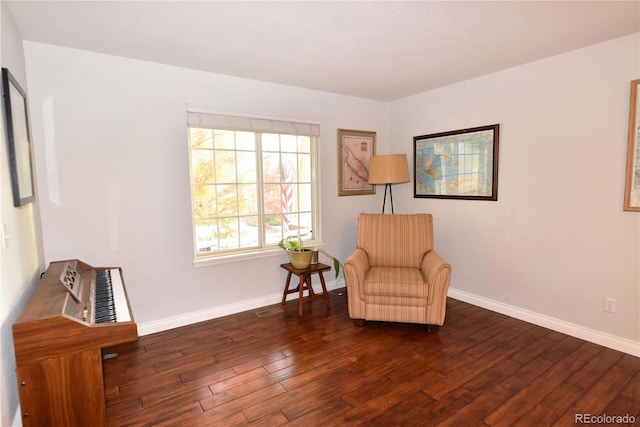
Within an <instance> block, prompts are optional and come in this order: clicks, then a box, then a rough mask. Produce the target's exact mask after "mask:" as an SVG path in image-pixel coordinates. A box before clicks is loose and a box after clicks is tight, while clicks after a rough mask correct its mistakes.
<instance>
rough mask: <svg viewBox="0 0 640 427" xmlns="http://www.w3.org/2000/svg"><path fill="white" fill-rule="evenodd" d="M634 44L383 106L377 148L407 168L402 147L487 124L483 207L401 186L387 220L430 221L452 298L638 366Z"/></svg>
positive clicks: (638, 68) (639, 229) (639, 73)
mask: <svg viewBox="0 0 640 427" xmlns="http://www.w3.org/2000/svg"><path fill="white" fill-rule="evenodd" d="M639 39H640V35H639V34H635V35H632V36H628V37H624V38H620V39H616V40H612V41H609V42H607V43H603V44H599V45H596V46H592V47H589V48H586V49H580V50H577V51H573V52H570V53H567V54H564V55H560V56H556V57H552V58H548V59H545V60H542V61H538V62H535V63H531V64H527V65H523V66H520V67H516V68H512V69H509V70H505V71H502V72H499V73H495V74H491V75H487V76H484V77H481V78H477V79H474V80H470V81H466V82H463V83H460V84H456V85H452V86H449V87H445V88H441V89H438V90H434V91H430V92H427V93H423V94H419V95H416V96H412V97H409V98H405V99H402V100H398V101H396V102H392V103H391V104H390V124H391V126H390V135H389V140H390V141H392V142H393V144H395V145H394V149H392V150H391V151H394V150H395V151H398V152H406V153H407V154H408V155H409V158H412V157H413V139H412V138H413V137H414V136H418V135H425V134H430V133H437V132H443V131H450V130H456V129H465V128H470V127H475V126H483V125H489V124H494V123H499V124H500V154H499V162H500V165H499V179H498V181H499V185H498V201H497V202H489V201H459V200H441V199H413V198H412V196H413V188H412V185H406V186H398V188H397V192H396V191H394V192H395V193H396V195H397V196H396V197H397V200H398V202H399V203H397V205H396V206H398V205H400V207H401V210H403V211H428V212H432V213H433V214H434V225H435V231H436V249H437V250H438V251H439V252H440V253H441V254H442V255H443V256H444V257H445V258H446V259H447V260H448V261H450V262H451V264H452V265H453V276H452V282H451V286H452V288H454V289H453V292H452V295H455V296H457V297H460V298H462V299H465V298H466V299H467V300H470V301H472V302H475V303H480V304H482V303H485V305H486V306H488V307H490V308H493V309H496V310H498V311H505V312H509V314H514V313H512V312H510V310H511V311H516V312H518V311H519V314H520V315H521V317H524V318H526V317H527V315H531V314H532V313H533V314H535V315H534V316H532V317H533V318H534V319H533V320H534V321H535V320H537V321H538V323H545V322H546V321H548V320H555V321H551V322H549V324H551V325H552V326H553V325H554V324H555V326H558V325H560V326H563V327H564V329H565V331H568V332H571V331H570V329H571V328H572V327H574V326H577V327H578V329H582V331H581V332H580V333H578V335H583V336H585V337H586V338H593V337H594V336H597V335H600V336H599V337H596V341H598V340H600V341H604V342H606V341H607V339H608V338H611V339H612V340H613V341H615V340H617V339H618V338H620V340H618V341H620V342H619V343H618V344H621V347H622V348H624V349H626V350H628V351H630V352H632V353H635V354H637V355H640V215H638V214H637V213H633V212H623V210H622V204H623V190H624V177H625V159H626V147H627V126H628V116H629V88H630V81H631V80H632V79H637V78H639V77H640V53H639V52H640V43H639ZM456 291H459V292H456ZM605 297H613V298H616V299H617V313H615V314H610V313H606V312H604V310H603V307H604V298H605ZM515 314H518V313H515ZM547 317H550V318H551V319H548V318H547ZM561 329H562V328H561ZM588 335H592V336H591V337H589V336H588ZM619 347H620V346H619Z"/></svg>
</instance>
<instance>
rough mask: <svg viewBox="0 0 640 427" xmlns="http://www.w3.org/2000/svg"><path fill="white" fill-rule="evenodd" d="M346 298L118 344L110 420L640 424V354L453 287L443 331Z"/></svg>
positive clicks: (335, 296)
mask: <svg viewBox="0 0 640 427" xmlns="http://www.w3.org/2000/svg"><path fill="white" fill-rule="evenodd" d="M346 301H347V300H346V293H345V291H344V289H342V290H338V291H333V292H332V293H331V303H332V307H331V309H327V308H326V306H325V303H324V301H322V300H318V301H313V302H310V303H307V304H305V313H304V316H302V317H299V316H298V312H297V300H292V301H289V302H287V303H286V305H285V306H284V307H282V308H283V311H282V312H277V313H275V314H270V315H266V316H264V317H259V316H258V315H257V314H256V313H259V312H263V311H265V310H267V309H270V308H276V309H278V308H280V307H281V306H280V305H279V304H278V305H274V306H270V307H266V308H264V309H260V310H254V311H250V312H244V313H239V314H234V315H231V316H227V317H223V318H219V319H214V320H211V321H207V322H202V323H198V324H195V325H190V326H185V327H182V328H177V329H173V330H169V331H164V332H160V333H157V334H152V335H147V336H143V337H141V338H140V339H139V340H138V341H137V342H134V343H129V344H124V345H120V346H117V347H114V348H112V349H109V350H113V351H117V352H118V353H119V356H118V357H117V358H115V359H111V360H105V362H104V371H105V375H104V378H105V389H106V396H107V418H108V424H109V426H112V427H115V426H189V427H198V426H243V425H248V424H250V425H252V426H278V425H292V426H296V425H297V426H363V425H364V426H435V425H451V426H453V425H461V426H484V425H491V426H510V425H517V426H535V427H540V426H571V425H575V424H576V421H578V424H580V422H579V421H580V420H587V418H586V417H587V416H591V417H592V418H591V419H590V421H594V417H596V416H602V415H606V416H609V417H615V416H621V417H622V416H625V415H628V417H627V419H626V420H627V422H626V423H624V422H623V423H621V424H618V425H632V424H631V423H630V422H629V419H630V417H635V425H640V358H637V357H634V356H631V355H628V354H624V353H621V352H618V351H614V350H611V349H608V348H605V347H601V346H598V345H596V344H592V343H589V342H585V341H582V340H579V339H577V338H573V337H570V336H567V335H563V334H561V333H558V332H554V331H551V330H548V329H545V328H541V327H538V326H534V325H531V324H528V323H526V322H523V321H520V320H516V319H513V318H510V317H507V316H504V315H501V314H497V313H494V312H491V311H488V310H485V309H481V308H478V307H475V306H472V305H469V304H466V303H463V302H460V301H456V300H453V299H449V301H448V303H447V318H446V321H445V325H444V326H443V327H441V328H440V331H439V332H438V333H435V334H427V333H426V332H425V328H424V327H423V326H419V325H412V324H396V323H381V322H368V323H366V324H365V326H363V327H358V326H355V325H354V324H353V321H352V320H351V319H349V316H348V313H347V302H346ZM582 414H584V415H582ZM576 417H578V418H576ZM580 417H582V418H580ZM631 420H632V421H633V419H631ZM595 421H598V419H595ZM601 421H604V422H605V423H606V422H607V421H612V419H611V418H608V419H601ZM613 421H625V420H624V419H614V420H613ZM592 424H593V423H592ZM601 425H602V424H601ZM608 425H612V424H611V423H610V422H609V423H608Z"/></svg>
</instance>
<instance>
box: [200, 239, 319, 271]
mask: <svg viewBox="0 0 640 427" xmlns="http://www.w3.org/2000/svg"><path fill="white" fill-rule="evenodd" d="M305 246H307V247H309V248H322V247H323V246H324V245H323V244H322V242H318V241H313V242H309V243H308V244H307V243H305ZM282 255H284V251H283V250H282V249H280V248H278V247H274V248H269V249H263V250H261V251H253V252H244V253H237V254H228V255H218V256H211V257H203V258H196V259H194V260H193V266H194V267H196V268H199V267H207V266H210V265H218V264H227V263H230V262H240V261H247V260H253V259H258V258H270V257H276V256H282ZM283 259H284V260H286V258H283Z"/></svg>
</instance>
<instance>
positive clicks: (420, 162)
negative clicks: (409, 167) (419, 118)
mask: <svg viewBox="0 0 640 427" xmlns="http://www.w3.org/2000/svg"><path fill="white" fill-rule="evenodd" d="M499 130H500V125H499V124H495V125H489V126H482V127H476V128H470V129H462V130H454V131H450V132H442V133H434V134H431V135H422V136H416V137H414V138H413V158H414V162H415V164H414V169H413V173H414V176H413V178H414V179H413V191H414V194H413V197H414V198H423V197H424V198H427V197H430V198H440V199H467V200H493V201H495V200H498V140H499Z"/></svg>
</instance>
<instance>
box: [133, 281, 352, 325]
mask: <svg viewBox="0 0 640 427" xmlns="http://www.w3.org/2000/svg"><path fill="white" fill-rule="evenodd" d="M326 285H327V290H329V291H331V290H333V289H338V288H343V287H344V286H345V285H344V280H343V279H338V280H333V281H330V280H327V281H326ZM313 290H314V291H316V292H318V293H320V292H322V288H321V286H320V284H319V283H318V284H315V283H314V285H313ZM290 299H291V300H293V299H297V298H295V294H291V295H289V297H288V299H287V301H288V300H290ZM281 301H282V293H278V294H272V295H265V296H262V297H259V298H253V299H249V300H245V301H239V302H236V303H232V304H227V305H221V306H217V307H211V308H207V309H206V310H200V311H195V312H193V313H186V314H182V315H179V316H173V317H167V318H164V319H160V320H155V321H151V322H144V323H139V324H138V335H140V336H143V335H149V334H153V333H156V332H161V331H166V330H169V329H173V328H178V327H180V326H186V325H191V324H193V323H198V322H204V321H206V320H211V319H217V318H218V317H223V316H228V315H230V314H235V313H240V312H243V311H248V310H253V309H256V308H260V307H265V306H267V305H272V304H277V303H279V302H281Z"/></svg>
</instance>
